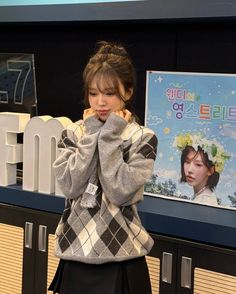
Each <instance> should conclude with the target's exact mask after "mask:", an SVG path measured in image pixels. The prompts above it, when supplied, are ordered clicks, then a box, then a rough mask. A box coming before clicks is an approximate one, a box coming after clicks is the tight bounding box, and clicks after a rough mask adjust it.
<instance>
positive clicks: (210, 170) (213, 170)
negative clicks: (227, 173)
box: [209, 166, 215, 176]
mask: <svg viewBox="0 0 236 294" xmlns="http://www.w3.org/2000/svg"><path fill="white" fill-rule="evenodd" d="M214 172H215V167H214V166H212V167H211V168H210V169H209V173H210V174H209V176H212V175H213V174H214Z"/></svg>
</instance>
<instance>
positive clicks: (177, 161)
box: [145, 71, 236, 209]
mask: <svg viewBox="0 0 236 294" xmlns="http://www.w3.org/2000/svg"><path fill="white" fill-rule="evenodd" d="M145 125H146V126H147V127H149V128H151V129H153V130H154V131H155V133H156V135H157V137H158V142H159V144H158V152H157V159H156V161H155V166H154V171H153V174H152V176H151V178H150V180H149V182H148V183H147V184H146V186H145V194H149V195H152V196H160V197H167V198H172V199H175V200H185V201H190V202H193V203H198V204H203V205H210V206H217V207H224V208H226V207H227V208H232V209H234V208H236V157H235V154H236V75H232V74H210V73H209V74H208V73H185V72H161V71H148V72H147V85H146V115H145Z"/></svg>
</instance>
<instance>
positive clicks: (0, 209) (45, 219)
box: [0, 204, 60, 294]
mask: <svg viewBox="0 0 236 294" xmlns="http://www.w3.org/2000/svg"><path fill="white" fill-rule="evenodd" d="M59 218H60V215H58V214H53V213H45V212H43V211H36V210H31V209H24V208H19V207H15V206H10V205H4V204H0V276H1V279H0V293H1V294H20V293H22V294H42V293H43V294H45V293H47V287H48V284H49V283H50V281H51V279H52V277H53V275H54V273H55V269H56V267H57V264H58V259H57V258H56V257H54V255H53V243H54V232H55V228H56V225H57V223H58V221H59Z"/></svg>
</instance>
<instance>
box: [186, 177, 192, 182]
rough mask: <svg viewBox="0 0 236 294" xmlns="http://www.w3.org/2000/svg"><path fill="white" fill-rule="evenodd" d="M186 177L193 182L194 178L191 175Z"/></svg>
mask: <svg viewBox="0 0 236 294" xmlns="http://www.w3.org/2000/svg"><path fill="white" fill-rule="evenodd" d="M186 179H187V181H188V182H193V181H194V178H193V177H191V176H186Z"/></svg>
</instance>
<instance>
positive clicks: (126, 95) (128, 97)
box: [125, 88, 134, 101]
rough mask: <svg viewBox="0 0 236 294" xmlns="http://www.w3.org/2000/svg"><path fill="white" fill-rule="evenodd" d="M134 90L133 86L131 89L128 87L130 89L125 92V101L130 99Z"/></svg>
mask: <svg viewBox="0 0 236 294" xmlns="http://www.w3.org/2000/svg"><path fill="white" fill-rule="evenodd" d="M133 92H134V89H133V88H130V89H128V91H126V93H125V101H128V100H129V99H130V98H131V97H132V95H133Z"/></svg>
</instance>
